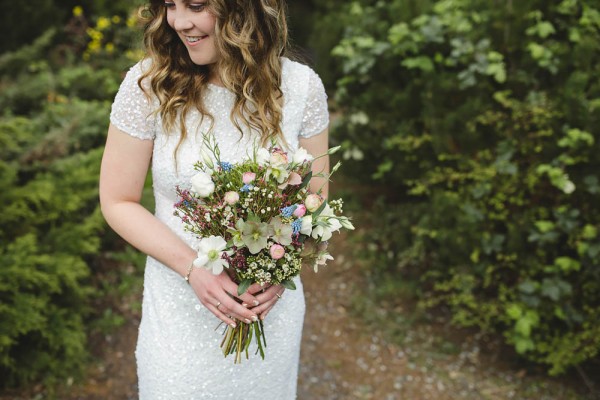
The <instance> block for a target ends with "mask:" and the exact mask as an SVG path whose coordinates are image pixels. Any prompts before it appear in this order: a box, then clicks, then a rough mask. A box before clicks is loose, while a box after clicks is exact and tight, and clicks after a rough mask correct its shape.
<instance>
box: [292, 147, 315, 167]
mask: <svg viewBox="0 0 600 400" xmlns="http://www.w3.org/2000/svg"><path fill="white" fill-rule="evenodd" d="M313 159H314V157H313V156H312V155H311V154H308V151H306V149H305V148H303V147H299V148H298V150H296V152H295V153H294V155H293V156H292V161H293V162H294V164H302V163H303V162H305V161H312V160H313Z"/></svg>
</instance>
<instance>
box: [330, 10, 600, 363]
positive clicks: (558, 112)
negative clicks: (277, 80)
mask: <svg viewBox="0 0 600 400" xmlns="http://www.w3.org/2000/svg"><path fill="white" fill-rule="evenodd" d="M330 4H331V5H332V7H331V8H330V10H334V11H329V12H327V13H326V14H325V15H324V16H323V17H321V18H322V21H323V23H322V24H321V25H320V31H321V32H325V31H329V32H333V36H335V38H334V39H333V42H336V43H337V44H336V45H335V47H334V49H333V51H332V55H333V57H334V60H335V62H331V61H329V60H325V61H324V62H325V63H326V65H328V66H332V65H338V66H339V67H338V68H336V69H334V72H331V70H330V71H329V72H328V74H329V75H327V76H328V77H330V79H331V81H332V82H330V84H331V85H335V103H336V104H337V106H339V107H340V110H341V111H342V113H341V115H342V117H341V119H340V121H339V125H338V126H337V127H336V129H335V135H336V137H337V138H338V139H339V140H341V141H342V143H343V144H344V146H345V148H346V158H348V161H349V162H348V163H347V164H346V171H350V172H351V174H352V176H355V177H358V179H359V180H360V181H371V180H374V181H379V182H380V183H381V185H382V186H384V187H385V188H386V189H387V191H388V195H387V196H386V197H385V198H384V199H382V200H381V201H380V202H379V203H378V204H377V206H375V207H374V208H373V209H372V210H371V213H370V223H371V224H372V225H373V226H372V229H371V231H370V233H369V234H368V235H367V236H366V237H365V240H364V243H365V244H367V245H368V246H367V247H366V249H365V253H366V254H368V256H367V257H369V258H370V260H371V261H373V262H372V263H371V265H373V266H374V267H373V268H374V270H373V271H372V272H373V275H374V278H373V279H374V280H375V282H378V283H382V282H384V281H388V282H389V281H390V280H391V281H392V282H393V281H394V280H395V281H397V282H399V281H404V282H413V283H414V284H415V286H414V287H416V291H415V293H416V295H417V296H418V298H419V300H420V304H421V305H423V306H425V307H433V306H440V305H442V306H445V307H447V308H448V309H449V310H450V312H451V314H452V320H453V322H455V323H456V324H458V325H460V326H469V327H472V326H474V327H477V328H478V329H481V330H484V331H487V332H496V333H499V334H501V335H503V336H504V338H505V340H506V342H507V343H508V344H510V345H512V346H514V348H515V350H516V351H517V352H518V353H519V354H520V355H521V356H523V357H524V358H527V359H529V360H532V361H534V362H539V363H541V364H544V365H547V367H548V370H549V372H550V373H551V374H559V373H563V372H565V371H566V370H567V369H568V368H570V367H572V366H576V365H579V364H581V363H583V362H584V361H586V360H589V359H592V358H595V357H597V355H598V350H599V349H600V318H599V317H600V279H599V278H600V241H599V236H598V233H599V232H598V229H599V228H600V225H599V222H600V221H599V212H600V202H599V201H598V200H599V196H598V195H599V194H600V186H599V183H600V181H599V179H598V171H599V167H600V151H599V150H600V146H599V143H598V137H599V128H598V127H599V124H598V123H599V122H600V121H599V118H600V113H599V112H598V111H599V107H600V80H599V77H600V40H599V39H600V5H599V4H598V3H597V2H595V1H579V0H565V1H558V2H551V3H549V2H543V1H532V0H527V1H522V2H518V3H517V2H512V1H508V2H502V1H494V2H489V1H479V0H453V1H450V0H442V1H429V2H428V1H426V2H422V1H420V2H416V1H415V2H411V1H405V0H395V1H388V2H382V1H353V2H341V1H340V2H330ZM329 25H333V26H336V27H337V28H332V29H331V30H330V29H329ZM325 26H327V28H325ZM340 26H341V27H340ZM329 40H331V39H328V43H329ZM401 285H402V283H400V282H399V283H398V284H397V288H399V287H401ZM387 286H389V285H387ZM387 290H389V288H388V289H387Z"/></svg>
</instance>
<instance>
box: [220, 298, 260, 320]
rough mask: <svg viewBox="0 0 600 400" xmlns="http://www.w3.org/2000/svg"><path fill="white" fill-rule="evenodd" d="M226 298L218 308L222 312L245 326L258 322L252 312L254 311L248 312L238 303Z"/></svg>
mask: <svg viewBox="0 0 600 400" xmlns="http://www.w3.org/2000/svg"><path fill="white" fill-rule="evenodd" d="M226 297H227V298H226V299H223V300H222V302H223V303H222V305H221V306H220V307H219V308H220V309H222V310H223V312H226V313H228V314H230V315H232V316H233V317H235V318H237V319H239V320H240V321H243V322H245V323H247V324H249V323H251V322H252V321H254V322H256V321H258V315H257V314H256V313H255V312H254V310H249V309H247V308H246V307H243V306H242V305H241V304H240V303H238V302H237V301H235V300H234V299H232V298H231V297H229V296H226Z"/></svg>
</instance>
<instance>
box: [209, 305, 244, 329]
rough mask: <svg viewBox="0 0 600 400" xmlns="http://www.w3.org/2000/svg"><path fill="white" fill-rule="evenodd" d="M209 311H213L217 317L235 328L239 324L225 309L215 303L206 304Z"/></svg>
mask: <svg viewBox="0 0 600 400" xmlns="http://www.w3.org/2000/svg"><path fill="white" fill-rule="evenodd" d="M204 306H205V307H206V308H207V309H208V311H210V312H212V313H213V314H215V316H216V317H217V318H219V319H220V320H221V321H223V322H224V323H226V324H227V325H229V326H231V327H232V328H235V327H236V326H237V324H236V323H235V321H234V320H233V319H232V318H230V317H229V316H228V315H226V314H225V313H224V312H223V311H221V307H222V306H220V307H218V308H217V307H216V306H214V305H213V304H210V303H208V304H205V305H204Z"/></svg>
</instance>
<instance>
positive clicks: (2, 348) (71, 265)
mask: <svg viewBox="0 0 600 400" xmlns="http://www.w3.org/2000/svg"><path fill="white" fill-rule="evenodd" d="M115 21H116V22H115ZM117 22H118V23H117ZM111 26H116V28H115V32H112V33H114V35H113V36H111V38H118V37H124V36H127V35H129V36H133V35H134V33H133V30H131V29H130V28H129V27H128V26H127V24H126V22H125V21H124V20H120V19H118V18H115V19H114V20H113V24H112V25H111ZM93 29H96V28H93ZM117 31H118V32H117ZM126 31H128V32H126ZM107 37H108V36H107ZM102 43H103V45H105V44H107V43H106V42H105V41H103V42H102ZM119 43H120V44H119V46H124V44H123V43H122V42H119ZM86 49H87V43H83V46H82V47H81V48H78V47H77V46H74V45H73V44H72V43H57V36H56V31H52V30H51V31H48V32H47V33H46V34H44V35H42V36H41V37H40V38H38V39H37V40H35V41H34V43H32V44H31V45H29V46H24V47H22V48H20V49H19V50H16V51H14V52H10V53H5V54H3V55H2V56H0V87H1V89H2V91H1V93H2V95H1V96H0V107H1V108H2V110H3V114H2V115H0V202H1V204H2V205H3V212H2V213H0V321H1V322H0V375H1V376H2V377H3V379H2V384H0V387H8V386H14V385H22V384H26V383H30V382H35V381H37V382H44V383H50V384H52V383H55V382H57V381H58V380H59V379H62V378H66V377H78V376H81V375H83V372H84V371H85V366H86V362H87V361H88V358H89V353H88V348H87V346H88V343H87V340H88V335H89V334H90V333H92V332H93V331H92V329H101V330H103V331H104V330H106V329H108V328H110V327H112V326H114V324H116V323H120V322H122V318H121V319H119V318H118V316H114V315H113V314H111V313H110V312H108V313H107V312H106V311H105V310H103V309H102V306H103V304H102V302H99V300H98V299H99V298H102V297H103V296H104V297H107V296H111V297H112V296H116V295H119V293H116V292H115V288H114V287H113V288H109V287H105V286H103V282H97V278H96V277H95V274H97V273H98V271H96V270H95V267H96V266H97V265H100V262H99V258H100V256H101V251H107V250H112V251H113V253H111V254H112V256H111V257H112V258H113V259H115V260H118V259H119V255H118V254H114V252H115V251H119V250H121V248H122V246H121V244H120V243H121V242H119V243H118V244H116V243H115V239H114V238H113V239H112V240H111V239H110V235H107V236H105V237H103V240H102V241H101V239H100V238H101V233H102V232H104V231H105V229H106V226H105V223H104V220H103V218H102V216H101V214H100V211H99V205H98V175H99V169H100V160H101V157H102V146H103V144H104V141H105V135H106V131H107V128H108V115H109V111H110V104H111V101H112V98H113V97H114V95H115V93H116V91H117V89H118V86H119V83H120V81H121V79H122V73H123V70H124V66H125V65H127V64H131V63H132V61H131V60H130V59H128V58H127V54H126V52H125V51H124V49H122V48H119V49H118V50H119V52H118V53H117V52H114V53H113V54H108V53H111V52H106V48H105V47H102V49H101V51H98V52H94V53H90V56H89V63H86V64H82V63H80V62H79V61H77V60H79V59H81V58H82V56H83V52H84V51H86ZM109 49H110V47H109ZM74 50H75V51H77V50H79V51H80V53H73V51H74ZM121 50H123V51H121ZM95 57H98V58H95ZM100 65H103V66H104V67H103V68H101V67H99V66H100ZM107 65H110V68H108V67H106V66H107ZM121 274H122V275H124V274H126V273H123V272H122V273H121ZM111 279H113V280H114V281H115V282H118V281H119V277H118V276H117V277H112V278H111ZM124 281H125V280H124ZM131 281H132V280H131V279H128V280H127V282H131ZM127 285H129V283H128V284H127ZM115 287H119V288H120V287H123V288H126V286H123V283H118V284H115Z"/></svg>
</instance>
